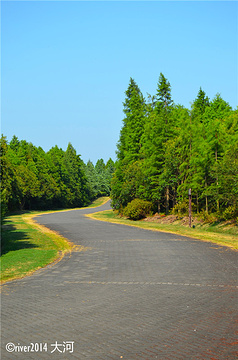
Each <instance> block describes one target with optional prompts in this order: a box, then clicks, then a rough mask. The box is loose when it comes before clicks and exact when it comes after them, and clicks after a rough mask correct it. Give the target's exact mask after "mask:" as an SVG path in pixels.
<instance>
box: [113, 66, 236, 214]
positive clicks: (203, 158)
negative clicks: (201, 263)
mask: <svg viewBox="0 0 238 360" xmlns="http://www.w3.org/2000/svg"><path fill="white" fill-rule="evenodd" d="M125 95H126V97H125V101H124V103H123V111H124V116H125V117H124V119H123V125H122V128H121V132H120V137H119V141H118V144H117V161H116V170H115V173H114V176H113V179H112V191H111V198H112V204H113V207H114V209H117V210H119V212H120V213H121V214H123V213H124V214H127V213H128V211H127V210H128V206H130V205H131V204H133V201H135V199H140V200H141V201H146V202H147V205H148V202H149V204H150V207H151V209H152V211H153V212H158V213H164V214H169V213H171V212H173V213H185V212H186V211H187V209H188V190H189V189H190V188H191V191H192V208H193V212H195V213H200V214H201V213H202V214H203V216H204V217H206V216H208V215H209V214H211V213H212V214H215V215H216V217H217V219H218V220H219V219H220V220H221V219H236V218H237V216H238V110H237V109H236V110H233V109H232V108H231V106H230V105H229V103H227V102H226V101H225V100H223V99H222V97H221V96H220V94H216V95H215V97H214V98H213V99H212V100H210V99H209V98H208V96H206V93H205V92H204V91H203V90H202V89H201V88H200V89H199V91H198V94H197V97H196V99H195V100H194V101H193V102H192V105H191V109H187V108H185V107H184V106H182V105H180V104H175V103H174V101H173V99H172V94H171V85H170V83H169V81H168V80H167V79H166V78H165V76H164V75H163V74H162V73H160V76H159V79H158V85H157V91H156V95H153V96H151V95H148V99H147V100H146V99H145V97H144V96H143V94H142V93H141V91H140V89H139V87H138V85H137V83H136V82H135V80H134V79H132V78H131V79H130V82H129V86H128V88H127V90H126V92H125Z"/></svg>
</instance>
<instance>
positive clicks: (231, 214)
mask: <svg viewBox="0 0 238 360" xmlns="http://www.w3.org/2000/svg"><path fill="white" fill-rule="evenodd" d="M237 215H238V210H237V209H236V207H235V206H228V207H227V208H226V209H225V210H224V211H223V213H222V217H223V219H224V220H232V219H235V218H236V217H237Z"/></svg>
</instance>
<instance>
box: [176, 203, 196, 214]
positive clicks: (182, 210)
mask: <svg viewBox="0 0 238 360" xmlns="http://www.w3.org/2000/svg"><path fill="white" fill-rule="evenodd" d="M188 209H189V201H188V199H184V200H181V201H180V202H178V203H177V204H176V205H174V207H173V210H172V214H173V215H176V214H178V215H188ZM192 210H193V211H194V210H195V206H194V203H192Z"/></svg>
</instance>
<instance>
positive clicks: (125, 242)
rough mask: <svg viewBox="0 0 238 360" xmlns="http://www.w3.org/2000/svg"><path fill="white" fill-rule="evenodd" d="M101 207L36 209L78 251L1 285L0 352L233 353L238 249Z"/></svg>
mask: <svg viewBox="0 0 238 360" xmlns="http://www.w3.org/2000/svg"><path fill="white" fill-rule="evenodd" d="M106 208H109V203H107V204H105V205H103V206H102V207H100V208H96V209H87V210H74V211H67V212H59V213H52V214H48V215H43V216H40V217H38V218H37V221H38V222H39V223H41V224H44V225H45V226H47V227H49V228H51V229H54V230H56V231H58V232H60V233H61V234H62V235H64V236H65V237H67V238H68V239H70V240H71V241H73V242H74V243H75V244H76V245H81V246H84V251H81V252H78V251H77V247H76V250H75V252H72V253H71V254H70V255H67V256H65V257H64V258H63V259H62V260H61V261H60V262H58V263H57V264H55V265H54V266H48V267H46V268H45V269H42V270H40V271H38V272H36V273H34V274H33V275H32V276H30V277H26V278H24V279H22V280H18V281H13V282H9V283H7V284H5V285H3V286H2V354H1V359H2V360H8V359H9V360H12V359H13V360H14V359H24V360H28V359H34V360H35V359H36V360H38V359H49V360H51V359H63V360H68V359H72V360H73V359H79V360H108V359H112V360H116V359H124V360H125V359H126V360H137V359H138V360H140V359H160V360H174V359H181V360H186V359H188V360H197V359H200V360H206V359H211V360H227V359H237V357H238V352H237V330H238V329H237V305H238V303H237V252H235V251H233V250H231V249H229V248H226V247H221V246H218V245H215V244H211V243H208V242H202V241H199V240H195V239H190V238H187V237H182V236H179V235H174V234H168V233H163V232H156V231H149V230H142V229H138V228H134V227H130V226H124V225H117V224H110V223H105V222H101V221H95V220H92V219H90V218H87V217H85V216H84V214H85V213H90V212H91V213H92V212H95V211H99V210H103V209H106ZM9 343H10V345H9ZM7 344H8V345H7ZM24 346H25V348H24ZM6 347H7V348H8V351H7V350H6ZM12 350H13V351H12ZM11 351H12V352H11Z"/></svg>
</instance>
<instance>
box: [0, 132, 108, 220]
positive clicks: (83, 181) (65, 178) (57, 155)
mask: <svg viewBox="0 0 238 360" xmlns="http://www.w3.org/2000/svg"><path fill="white" fill-rule="evenodd" d="M0 146H1V213H2V216H4V214H6V213H7V212H10V211H14V210H25V209H54V208H73V207H81V206H87V205H88V204H89V203H90V202H91V201H92V200H94V199H96V198H97V197H99V196H107V195H109V194H110V182H111V178H112V173H113V172H114V162H113V161H112V160H111V159H109V160H108V162H107V163H106V164H105V163H104V160H103V159H99V160H98V161H97V163H96V165H95V166H94V165H93V163H92V162H91V161H88V163H87V164H85V163H84V162H83V160H82V159H81V158H80V155H77V153H76V150H75V149H74V147H73V146H72V144H71V143H69V144H68V147H67V149H66V151H64V150H62V149H61V148H59V147H58V146H54V147H52V148H51V149H50V150H49V151H48V152H45V151H44V150H43V149H42V148H41V147H36V146H34V145H33V144H32V143H30V142H27V141H26V140H18V138H17V137H16V136H13V138H12V140H11V141H10V142H9V143H8V141H7V139H6V137H4V136H3V135H2V137H1V143H0Z"/></svg>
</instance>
